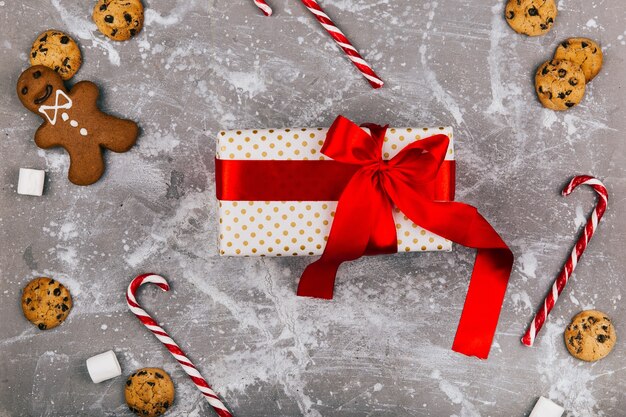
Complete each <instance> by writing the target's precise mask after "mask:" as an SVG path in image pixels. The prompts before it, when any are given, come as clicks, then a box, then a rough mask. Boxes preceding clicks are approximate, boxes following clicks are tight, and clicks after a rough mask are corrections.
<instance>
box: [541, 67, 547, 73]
mask: <svg viewBox="0 0 626 417" xmlns="http://www.w3.org/2000/svg"><path fill="white" fill-rule="evenodd" d="M547 73H548V66H547V65H546V66H545V67H543V69H542V70H541V75H546V74H547Z"/></svg>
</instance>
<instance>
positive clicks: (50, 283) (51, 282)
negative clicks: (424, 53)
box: [35, 71, 54, 285]
mask: <svg viewBox="0 0 626 417" xmlns="http://www.w3.org/2000/svg"><path fill="white" fill-rule="evenodd" d="M37 72H39V71H37ZM39 75H41V73H39ZM39 75H38V76H36V77H35V78H39ZM52 284H54V280H53V279H51V280H50V282H49V283H48V285H52Z"/></svg>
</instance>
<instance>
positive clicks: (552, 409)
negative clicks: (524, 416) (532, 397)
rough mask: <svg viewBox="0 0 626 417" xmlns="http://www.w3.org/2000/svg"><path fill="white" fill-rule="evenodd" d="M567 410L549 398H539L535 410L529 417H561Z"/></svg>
mask: <svg viewBox="0 0 626 417" xmlns="http://www.w3.org/2000/svg"><path fill="white" fill-rule="evenodd" d="M564 411H565V409H564V408H563V407H561V406H560V405H558V404H555V403H553V402H552V401H550V400H549V399H547V398H544V397H539V400H538V401H537V404H535V408H533V411H532V412H531V413H530V416H528V417H561V416H562V415H563V412H564Z"/></svg>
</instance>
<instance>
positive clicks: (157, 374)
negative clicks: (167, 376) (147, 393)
mask: <svg viewBox="0 0 626 417" xmlns="http://www.w3.org/2000/svg"><path fill="white" fill-rule="evenodd" d="M154 376H156V377H157V378H160V379H163V375H161V374H160V373H158V372H155V373H154Z"/></svg>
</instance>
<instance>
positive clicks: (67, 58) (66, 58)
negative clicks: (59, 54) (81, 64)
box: [63, 56, 70, 67]
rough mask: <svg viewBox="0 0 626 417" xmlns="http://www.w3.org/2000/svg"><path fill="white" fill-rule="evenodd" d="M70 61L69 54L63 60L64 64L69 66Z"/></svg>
mask: <svg viewBox="0 0 626 417" xmlns="http://www.w3.org/2000/svg"><path fill="white" fill-rule="evenodd" d="M69 63H70V57H69V56H68V57H65V59H64V60H63V66H64V67H67V66H68V65H67V64H69Z"/></svg>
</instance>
